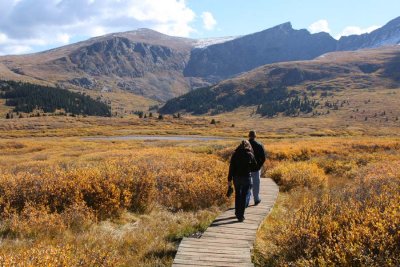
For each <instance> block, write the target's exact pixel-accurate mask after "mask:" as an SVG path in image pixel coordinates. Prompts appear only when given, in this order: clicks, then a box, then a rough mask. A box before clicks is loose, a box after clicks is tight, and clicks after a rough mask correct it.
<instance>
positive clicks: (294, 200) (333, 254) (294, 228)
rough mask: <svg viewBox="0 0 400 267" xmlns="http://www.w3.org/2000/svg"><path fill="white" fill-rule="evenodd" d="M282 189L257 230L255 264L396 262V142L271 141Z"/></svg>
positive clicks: (399, 177)
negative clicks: (270, 210)
mask: <svg viewBox="0 0 400 267" xmlns="http://www.w3.org/2000/svg"><path fill="white" fill-rule="evenodd" d="M269 149H270V151H272V153H271V157H270V160H269V162H267V166H269V168H268V170H267V172H266V175H267V176H270V177H271V178H273V179H274V180H275V181H276V182H277V183H278V184H279V185H280V191H281V194H280V196H279V198H278V201H277V203H276V205H275V208H274V210H273V212H272V214H271V215H270V216H269V217H268V218H267V219H266V220H265V222H264V224H263V225H262V227H261V229H260V230H259V231H258V233H257V240H256V249H255V254H254V260H255V262H256V263H257V265H259V266H330V265H338V266H398V264H399V263H400V258H399V255H400V253H399V252H400V251H399V246H398V241H399V240H400V239H399V238H400V228H399V225H400V210H399V207H400V193H399V192H400V191H399V188H400V140H399V139H398V138H371V137H364V138H361V139H357V138H325V139H324V138H320V139H314V140H298V141H295V140H290V141H289V142H276V143H271V144H270V145H269Z"/></svg>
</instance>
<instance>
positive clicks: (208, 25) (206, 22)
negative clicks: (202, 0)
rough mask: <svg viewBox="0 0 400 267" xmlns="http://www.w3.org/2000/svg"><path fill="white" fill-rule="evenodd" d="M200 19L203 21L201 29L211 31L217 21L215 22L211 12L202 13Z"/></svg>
mask: <svg viewBox="0 0 400 267" xmlns="http://www.w3.org/2000/svg"><path fill="white" fill-rule="evenodd" d="M201 18H202V19H203V27H204V29H206V30H209V31H211V30H213V29H214V28H215V26H216V25H217V21H216V20H215V18H214V16H213V14H211V12H203V13H202V14H201Z"/></svg>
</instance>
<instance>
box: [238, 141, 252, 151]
mask: <svg viewBox="0 0 400 267" xmlns="http://www.w3.org/2000/svg"><path fill="white" fill-rule="evenodd" d="M236 150H243V151H246V152H251V153H253V148H252V147H251V144H250V142H249V141H247V140H243V141H242V142H241V143H240V145H239V146H238V147H237V149H236Z"/></svg>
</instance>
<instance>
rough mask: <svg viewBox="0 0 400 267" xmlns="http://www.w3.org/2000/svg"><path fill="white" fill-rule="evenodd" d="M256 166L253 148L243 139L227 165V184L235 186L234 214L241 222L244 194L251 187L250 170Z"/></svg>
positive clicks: (244, 203) (244, 202)
mask: <svg viewBox="0 0 400 267" xmlns="http://www.w3.org/2000/svg"><path fill="white" fill-rule="evenodd" d="M256 167H257V162H256V160H255V158H254V153H253V149H252V148H251V144H250V143H249V141H247V140H243V141H242V142H241V143H240V145H239V146H238V147H237V148H236V150H235V152H234V153H233V155H232V158H231V163H230V166H229V174H228V186H229V187H230V186H232V180H233V184H234V186H235V215H236V218H237V219H238V221H239V222H243V220H244V219H245V218H244V210H245V208H246V195H247V193H248V191H249V190H250V188H251V174H250V172H251V171H252V170H253V169H254V168H256Z"/></svg>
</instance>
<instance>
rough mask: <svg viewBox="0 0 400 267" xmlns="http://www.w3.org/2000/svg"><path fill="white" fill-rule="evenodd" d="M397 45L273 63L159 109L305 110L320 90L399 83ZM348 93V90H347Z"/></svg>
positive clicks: (353, 93)
mask: <svg viewBox="0 0 400 267" xmlns="http://www.w3.org/2000/svg"><path fill="white" fill-rule="evenodd" d="M399 73H400V46H392V47H383V48H379V49H369V50H359V51H354V52H334V53H329V54H326V55H324V56H321V57H319V58H317V59H315V60H309V61H295V62H285V63H275V64H269V65H265V66H262V67H259V68H256V69H254V70H252V71H249V72H247V73H243V74H241V75H239V76H237V77H235V78H232V79H228V80H225V81H223V82H220V83H218V84H216V85H214V86H209V87H204V88H201V89H197V90H194V91H192V92H189V93H187V94H185V95H182V96H179V97H177V98H175V99H172V100H169V101H168V102H167V103H166V104H165V105H164V106H163V107H162V108H161V109H160V112H162V113H176V112H182V111H186V112H191V113H194V114H205V113H211V114H218V113H223V112H228V111H232V110H235V109H237V108H239V107H242V106H244V107H249V106H258V109H259V110H258V111H259V113H260V114H262V115H277V114H278V113H283V114H286V115H294V114H298V113H299V112H300V113H301V112H304V113H310V112H312V111H313V110H314V109H315V108H316V107H318V103H317V102H318V101H320V97H321V96H322V95H331V96H332V97H334V96H335V95H337V94H342V95H343V94H345V95H347V94H349V95H351V98H356V97H357V94H362V93H365V92H369V91H370V90H376V89H380V88H382V89H385V88H399V87H400V74H399ZM349 98H350V96H349Z"/></svg>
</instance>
